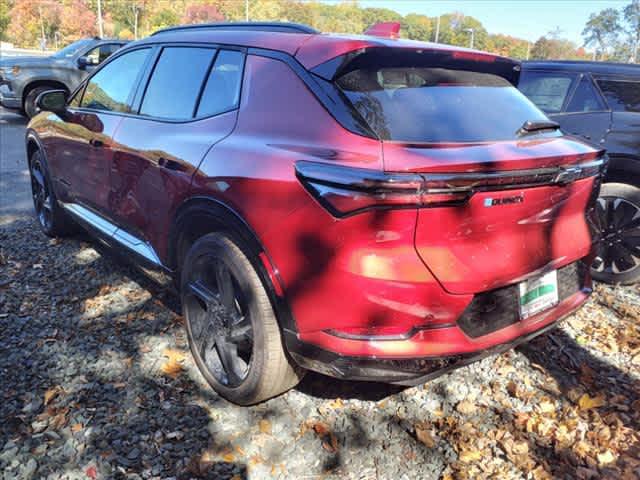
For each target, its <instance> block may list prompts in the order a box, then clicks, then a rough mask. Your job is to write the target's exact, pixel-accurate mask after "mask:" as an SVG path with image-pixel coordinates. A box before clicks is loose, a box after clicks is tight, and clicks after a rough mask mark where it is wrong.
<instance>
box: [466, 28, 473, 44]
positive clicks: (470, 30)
mask: <svg viewBox="0 0 640 480" xmlns="http://www.w3.org/2000/svg"><path fill="white" fill-rule="evenodd" d="M464 31H465V32H469V33H470V34H471V38H470V39H469V48H473V40H474V38H473V37H474V34H475V31H474V30H473V28H465V29H464Z"/></svg>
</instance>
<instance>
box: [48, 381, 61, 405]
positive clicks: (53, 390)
mask: <svg viewBox="0 0 640 480" xmlns="http://www.w3.org/2000/svg"><path fill="white" fill-rule="evenodd" d="M62 391H63V390H62V387H61V386H60V385H57V386H55V387H53V388H50V389H49V390H47V391H46V392H44V404H45V405H49V402H51V400H53V399H54V398H55V397H57V396H58V395H59V394H60V393H61V392H62Z"/></svg>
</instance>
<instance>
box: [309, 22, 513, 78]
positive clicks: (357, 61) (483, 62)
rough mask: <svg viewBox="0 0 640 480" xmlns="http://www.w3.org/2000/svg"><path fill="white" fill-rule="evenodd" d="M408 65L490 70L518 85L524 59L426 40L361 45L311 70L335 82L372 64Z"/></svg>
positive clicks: (377, 65)
mask: <svg viewBox="0 0 640 480" xmlns="http://www.w3.org/2000/svg"><path fill="white" fill-rule="evenodd" d="M374 27H376V25H374ZM374 27H372V28H374ZM370 30H371V29H369V30H367V31H370ZM408 65H409V66H416V67H441V68H449V69H453V70H469V71H473V72H480V73H490V74H493V75H497V76H499V77H502V78H504V79H505V80H507V81H508V82H510V83H511V84H513V85H514V86H516V85H518V80H519V79H520V70H521V64H520V62H519V61H517V60H513V59H511V58H507V57H501V56H498V55H492V54H490V53H485V52H480V51H476V50H466V49H460V50H454V49H444V48H438V47H437V46H431V45H429V44H425V46H424V47H421V46H416V47H411V48H409V47H406V46H399V47H394V46H372V47H367V48H361V49H358V50H354V51H351V52H349V53H346V54H344V55H340V56H338V57H335V58H333V59H331V60H329V61H326V62H324V63H321V64H320V65H318V66H316V67H314V68H313V69H312V70H311V72H312V73H314V74H315V75H317V76H319V77H321V78H323V79H325V80H327V81H330V82H332V81H334V80H335V79H336V78H338V77H341V76H342V75H345V74H347V73H349V72H351V71H353V70H358V69H361V68H367V67H369V66H371V67H373V66H375V68H381V67H383V68H385V67H386V68H394V67H396V68H397V67H406V66H408Z"/></svg>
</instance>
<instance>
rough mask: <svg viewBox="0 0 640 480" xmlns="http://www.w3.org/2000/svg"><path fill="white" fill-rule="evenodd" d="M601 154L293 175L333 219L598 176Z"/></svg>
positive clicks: (304, 169) (305, 169)
mask: <svg viewBox="0 0 640 480" xmlns="http://www.w3.org/2000/svg"><path fill="white" fill-rule="evenodd" d="M605 166H606V158H605V157H602V158H599V159H597V160H593V161H590V162H585V163H580V164H574V165H567V166H563V167H550V168H538V169H530V170H517V171H516V170H514V171H510V170H507V171H503V172H479V173H477V172H474V173H452V174H446V173H437V174H417V173H387V172H382V171H379V170H369V169H365V168H354V167H346V166H342V165H332V164H328V163H319V162H308V161H299V162H297V163H296V175H297V176H298V178H299V179H300V181H301V182H302V184H303V185H304V186H305V188H306V189H307V190H308V191H309V192H310V193H311V194H312V195H313V196H314V197H315V198H317V199H318V201H319V202H320V203H321V204H322V205H323V206H324V207H325V208H326V209H327V210H329V212H330V213H331V214H332V215H334V216H336V217H345V216H348V215H354V214H356V213H359V212H362V211H364V210H369V209H372V208H417V207H446V206H456V205H461V204H463V203H465V202H466V201H467V200H468V199H469V197H471V195H473V194H474V192H476V191H487V190H490V191H495V190H507V189H512V188H526V187H533V186H539V185H551V184H566V183H570V182H573V181H576V180H579V179H581V178H586V177H591V176H595V175H599V174H601V173H602V172H603V169H604V168H605Z"/></svg>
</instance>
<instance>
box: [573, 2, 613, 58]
mask: <svg viewBox="0 0 640 480" xmlns="http://www.w3.org/2000/svg"><path fill="white" fill-rule="evenodd" d="M620 28H621V27H620V12H619V11H618V10H616V9H615V8H605V9H604V10H601V11H600V12H599V13H592V14H591V15H590V16H589V20H588V21H587V24H586V25H585V27H584V30H583V31H582V36H583V37H584V43H585V45H587V46H588V45H596V47H597V48H598V49H599V52H600V56H604V55H605V54H606V53H607V50H608V49H609V48H610V47H612V46H613V45H614V44H615V42H616V37H617V35H618V31H619V30H620Z"/></svg>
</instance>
